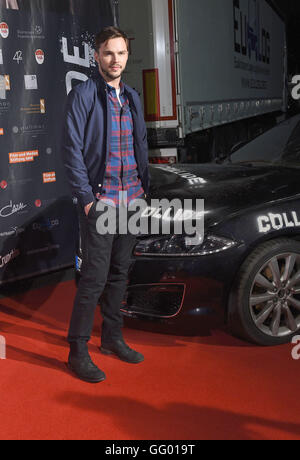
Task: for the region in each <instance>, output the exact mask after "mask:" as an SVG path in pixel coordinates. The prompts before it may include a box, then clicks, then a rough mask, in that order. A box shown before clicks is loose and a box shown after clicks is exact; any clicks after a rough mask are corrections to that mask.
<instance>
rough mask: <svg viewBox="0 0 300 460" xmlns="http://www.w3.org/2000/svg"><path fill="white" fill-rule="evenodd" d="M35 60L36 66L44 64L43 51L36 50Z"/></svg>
mask: <svg viewBox="0 0 300 460" xmlns="http://www.w3.org/2000/svg"><path fill="white" fill-rule="evenodd" d="M35 60H36V62H37V63H38V64H44V61H45V53H44V51H43V50H36V52H35Z"/></svg>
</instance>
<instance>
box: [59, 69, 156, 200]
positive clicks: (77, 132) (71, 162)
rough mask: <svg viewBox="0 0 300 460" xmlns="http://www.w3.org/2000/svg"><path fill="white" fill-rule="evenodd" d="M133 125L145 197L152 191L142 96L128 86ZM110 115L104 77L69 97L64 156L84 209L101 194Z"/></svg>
mask: <svg viewBox="0 0 300 460" xmlns="http://www.w3.org/2000/svg"><path fill="white" fill-rule="evenodd" d="M125 94H126V95H127V97H128V99H129V104H130V108H131V113H132V117H133V125H134V131H133V135H134V150H135V158H136V163H137V168H138V174H139V177H140V179H141V182H142V185H143V188H144V191H145V194H148V192H149V160H148V144H147V130H146V125H145V121H144V116H143V110H142V105H141V101H140V98H139V95H138V94H137V92H136V91H134V90H133V89H132V88H130V87H129V86H127V85H125ZM110 135H111V114H110V109H109V104H108V94H107V85H106V83H105V81H104V80H103V78H102V77H101V75H100V74H99V75H98V76H97V77H95V78H91V79H89V80H87V81H86V82H84V83H80V84H78V85H77V86H76V87H75V88H74V89H73V90H72V91H71V92H70V94H69V96H68V100H67V107H66V115H65V125H64V130H63V142H62V144H63V145H62V153H63V162H64V165H65V168H66V173H67V177H68V181H69V184H70V186H71V190H72V193H73V195H74V196H75V197H76V198H77V199H78V202H79V203H80V205H81V206H82V207H84V206H86V205H87V204H89V203H92V202H93V201H95V196H96V194H99V193H101V190H102V186H103V179H104V174H105V169H106V164H107V162H108V156H109V146H110Z"/></svg>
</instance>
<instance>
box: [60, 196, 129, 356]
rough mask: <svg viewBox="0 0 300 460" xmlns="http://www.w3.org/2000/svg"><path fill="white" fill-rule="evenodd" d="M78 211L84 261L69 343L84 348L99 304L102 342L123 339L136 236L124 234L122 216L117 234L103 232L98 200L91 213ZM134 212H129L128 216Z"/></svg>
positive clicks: (89, 336)
mask: <svg viewBox="0 0 300 460" xmlns="http://www.w3.org/2000/svg"><path fill="white" fill-rule="evenodd" d="M78 213H79V220H80V231H81V246H82V251H83V262H82V268H81V279H80V282H79V286H78V291H77V295H76V298H75V303H74V309H73V313H72V318H71V323H70V328H69V334H68V342H69V343H70V344H71V348H72V344H78V349H80V347H81V348H84V346H85V344H86V343H87V342H88V341H89V340H90V338H91V334H92V329H93V324H94V317H95V310H96V308H97V305H98V303H100V307H101V313H102V316H103V326H102V334H101V339H102V344H104V343H110V342H112V341H115V340H118V339H121V338H122V327H123V318H122V314H121V311H120V309H121V306H122V301H123V299H124V296H125V292H126V288H127V279H128V270H129V267H130V261H131V255H132V252H133V249H134V246H135V244H136V237H135V236H133V235H130V234H127V235H120V234H119V233H118V229H119V221H118V219H117V231H116V233H115V234H113V235H110V234H106V235H100V234H99V233H98V232H97V229H96V221H97V218H98V217H99V216H100V213H99V212H97V211H96V203H95V204H94V205H93V206H92V208H91V210H90V212H89V215H88V216H86V215H85V213H84V211H83V210H82V209H81V208H78ZM130 215H131V214H130V213H128V217H130ZM99 299H100V302H99ZM73 349H76V345H75V347H74V345H73Z"/></svg>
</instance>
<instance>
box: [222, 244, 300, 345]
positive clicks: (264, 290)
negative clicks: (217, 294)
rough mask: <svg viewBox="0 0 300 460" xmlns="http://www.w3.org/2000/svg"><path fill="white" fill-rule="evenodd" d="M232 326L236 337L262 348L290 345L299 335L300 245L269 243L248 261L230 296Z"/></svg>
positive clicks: (229, 317) (229, 320)
mask: <svg viewBox="0 0 300 460" xmlns="http://www.w3.org/2000/svg"><path fill="white" fill-rule="evenodd" d="M296 274H297V275H298V276H299V281H298V278H295V276H296ZM271 291H272V292H271ZM258 302H261V303H258ZM228 325H229V328H230V331H231V333H232V334H233V335H234V336H236V337H239V338H241V339H244V340H247V341H249V342H252V343H255V344H257V345H260V346H275V345H281V344H284V343H288V342H290V341H291V339H292V337H293V336H295V335H297V334H299V332H300V243H299V242H297V241H294V240H289V239H278V240H272V241H268V242H266V243H264V244H262V245H260V246H259V247H257V248H256V249H255V250H254V251H253V252H252V253H251V254H250V255H249V256H248V257H247V259H246V260H245V262H244V263H243V265H242V267H241V268H240V271H239V273H238V275H237V278H236V281H235V283H234V285H233V287H232V290H231V293H230V296H229V305H228Z"/></svg>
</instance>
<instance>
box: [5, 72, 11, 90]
mask: <svg viewBox="0 0 300 460" xmlns="http://www.w3.org/2000/svg"><path fill="white" fill-rule="evenodd" d="M4 81H5V89H6V91H10V76H9V75H4Z"/></svg>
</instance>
